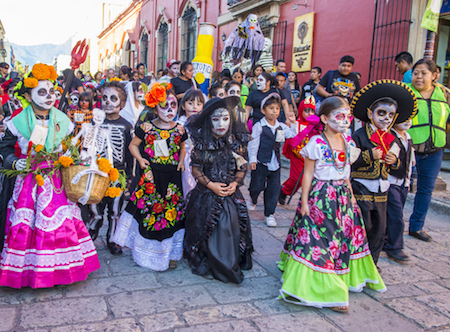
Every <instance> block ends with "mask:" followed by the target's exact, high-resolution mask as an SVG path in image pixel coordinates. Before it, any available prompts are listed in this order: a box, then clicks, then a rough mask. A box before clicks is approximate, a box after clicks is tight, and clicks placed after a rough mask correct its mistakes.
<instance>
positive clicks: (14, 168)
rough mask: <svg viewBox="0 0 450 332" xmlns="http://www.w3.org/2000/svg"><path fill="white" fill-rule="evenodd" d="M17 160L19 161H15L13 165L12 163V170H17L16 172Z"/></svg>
mask: <svg viewBox="0 0 450 332" xmlns="http://www.w3.org/2000/svg"><path fill="white" fill-rule="evenodd" d="M17 160H18V159H16V160H14V161H13V163H12V165H11V167H12V169H13V170H15V171H17V170H16V161H17Z"/></svg>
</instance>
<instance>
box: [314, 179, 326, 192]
mask: <svg viewBox="0 0 450 332" xmlns="http://www.w3.org/2000/svg"><path fill="white" fill-rule="evenodd" d="M324 184H325V181H317V183H316V186H315V187H314V190H315V191H319V190H320V189H322V187H323V185H324Z"/></svg>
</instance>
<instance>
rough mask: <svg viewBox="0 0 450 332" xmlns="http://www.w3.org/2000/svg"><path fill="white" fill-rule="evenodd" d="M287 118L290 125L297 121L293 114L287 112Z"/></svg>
mask: <svg viewBox="0 0 450 332" xmlns="http://www.w3.org/2000/svg"><path fill="white" fill-rule="evenodd" d="M287 118H288V120H289V121H290V122H291V123H295V121H297V119H296V118H295V113H294V112H289V113H288V116H287Z"/></svg>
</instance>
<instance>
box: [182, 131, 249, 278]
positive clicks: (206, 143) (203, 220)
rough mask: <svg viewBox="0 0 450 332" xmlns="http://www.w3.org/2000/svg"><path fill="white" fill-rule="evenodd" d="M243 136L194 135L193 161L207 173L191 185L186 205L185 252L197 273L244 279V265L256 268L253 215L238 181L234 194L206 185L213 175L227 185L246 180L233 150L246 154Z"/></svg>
mask: <svg viewBox="0 0 450 332" xmlns="http://www.w3.org/2000/svg"><path fill="white" fill-rule="evenodd" d="M242 141H245V138H241V140H237V139H236V138H235V137H234V136H233V135H232V136H226V137H221V138H219V139H214V138H213V139H211V140H201V139H198V140H195V138H194V150H193V152H192V155H191V157H192V167H193V168H197V170H198V171H200V172H201V173H202V176H203V177H200V178H198V181H199V182H198V183H197V186H196V187H195V188H194V189H193V190H192V191H191V197H190V200H189V204H188V206H187V209H186V219H185V227H186V233H185V238H184V257H185V258H186V259H187V260H188V261H189V263H190V266H191V268H192V272H193V273H194V274H198V275H202V276H206V275H212V276H213V277H215V278H216V279H218V280H221V281H223V282H228V281H231V282H234V283H241V282H242V281H243V280H244V275H243V273H242V270H249V269H251V268H252V258H251V252H252V251H253V245H252V235H251V228H250V219H249V216H248V212H247V206H246V204H245V200H244V197H243V195H242V193H241V192H240V190H239V187H238V188H236V191H235V192H234V194H232V195H230V196H227V197H220V196H218V195H216V194H215V193H214V192H213V191H212V190H210V189H208V188H206V186H205V185H207V184H208V182H209V181H211V182H221V183H224V184H226V185H229V184H230V183H231V182H233V181H235V180H236V181H237V182H241V181H242V178H243V176H244V175H245V169H242V168H241V169H240V170H238V169H237V163H236V159H235V157H236V154H234V155H233V153H232V152H233V151H235V152H239V154H240V155H243V154H244V153H243V152H244V151H245V150H246V142H245V144H242V143H241V142H242ZM193 173H194V169H193ZM205 178H206V179H207V180H206V181H205Z"/></svg>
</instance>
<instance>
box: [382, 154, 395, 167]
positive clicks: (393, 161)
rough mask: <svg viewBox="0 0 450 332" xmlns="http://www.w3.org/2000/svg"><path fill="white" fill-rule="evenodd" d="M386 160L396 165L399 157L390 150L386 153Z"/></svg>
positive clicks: (389, 163) (387, 162)
mask: <svg viewBox="0 0 450 332" xmlns="http://www.w3.org/2000/svg"><path fill="white" fill-rule="evenodd" d="M384 160H385V161H386V164H388V165H394V164H395V162H396V161H397V157H396V156H395V155H394V154H393V153H390V152H388V153H386V157H385V158H384Z"/></svg>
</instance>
